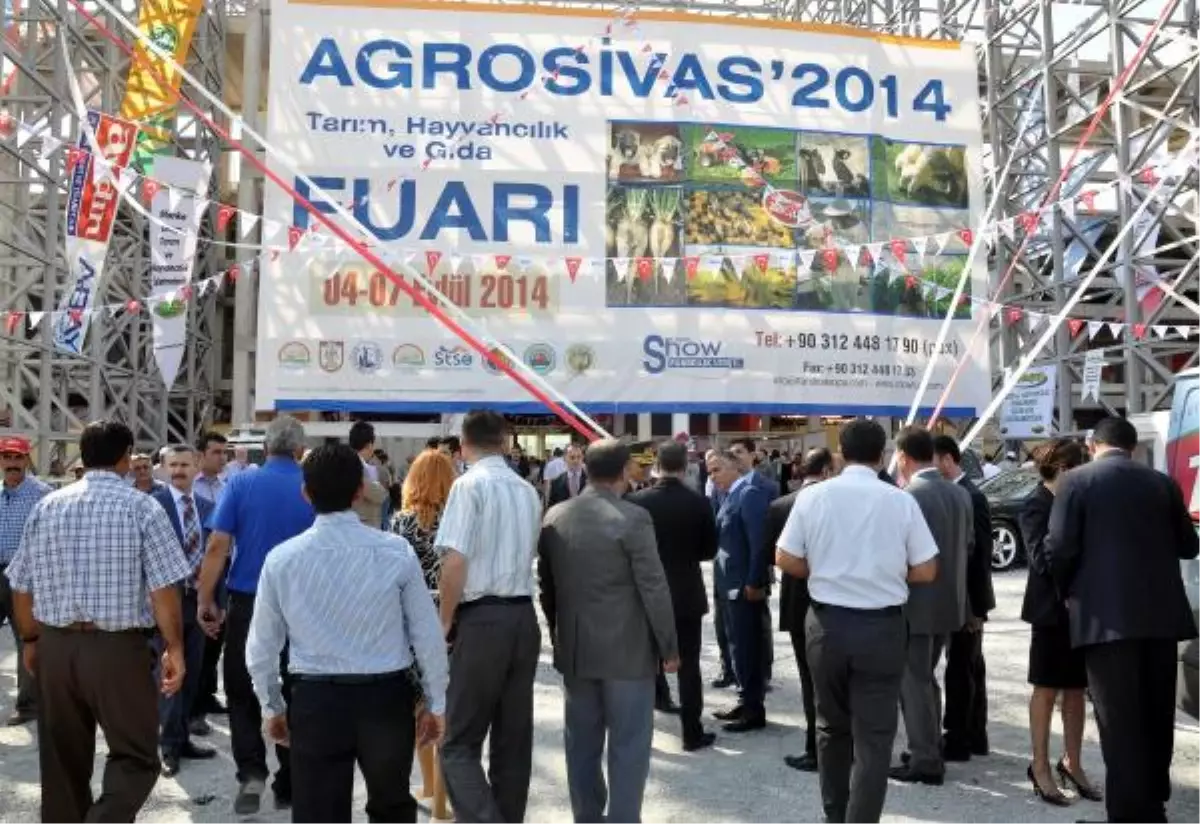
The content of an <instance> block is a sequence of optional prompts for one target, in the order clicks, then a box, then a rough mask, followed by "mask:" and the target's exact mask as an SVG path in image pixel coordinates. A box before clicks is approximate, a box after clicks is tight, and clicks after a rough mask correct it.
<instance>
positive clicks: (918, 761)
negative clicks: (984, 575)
mask: <svg viewBox="0 0 1200 824" xmlns="http://www.w3.org/2000/svg"><path fill="white" fill-rule="evenodd" d="M896 451H897V453H898V456H899V460H898V466H899V469H900V473H901V475H903V476H904V479H905V480H906V481H907V483H908V486H907V487H906V488H907V490H908V492H909V493H910V494H911V495H912V496H913V497H914V498H916V499H917V505H918V506H920V507H921V513H922V514H923V515H924V516H925V522H926V523H927V524H928V525H929V531H930V532H932V533H933V539H934V541H935V542H936V543H937V547H938V575H937V578H936V579H935V580H934V581H933V582H932V583H928V584H918V585H914V586H913V587H912V591H911V593H910V594H909V597H908V607H907V609H906V611H905V614H906V617H907V618H908V663H907V665H906V666H905V671H904V679H903V680H902V681H901V683H900V708H901V712H902V713H903V715H904V730H905V732H906V734H907V736H908V748H909V753H910V755H909V759H908V762H907V763H906V764H903V765H901V766H899V767H894V768H893V769H892V771H891V773H890V777H891V778H894V779H896V780H898V781H905V782H908V783H915V782H920V783H922V784H935V785H940V784H941V783H942V781H943V780H944V777H945V774H946V762H945V760H944V759H943V758H942V748H941V744H942V736H941V727H942V691H941V687H940V686H939V685H938V683H937V678H936V676H935V675H934V670H935V669H936V668H937V662H938V659H940V658H941V657H942V650H943V649H945V647H946V643H947V641H948V639H949V637H950V634H951V633H953V632H957V631H958V630H960V629H962V628H963V626H964V625H965V624H966V622H967V561H968V558H969V557H970V554H971V549H972V547H973V546H974V543H975V536H974V532H973V527H972V507H971V496H970V494H969V493H968V492H967V491H966V490H965V489H963V488H962V487H960V486H958V485H957V484H954V483H951V482H949V481H947V480H945V479H944V478H943V477H942V476H941V474H940V473H939V472H938V470H937V467H936V466H934V463H933V458H934V449H933V435H931V434H930V433H929V431H928V430H927V429H924V428H922V427H919V426H910V427H907V428H905V429H904V430H902V431H901V432H900V435H899V437H897V438H896Z"/></svg>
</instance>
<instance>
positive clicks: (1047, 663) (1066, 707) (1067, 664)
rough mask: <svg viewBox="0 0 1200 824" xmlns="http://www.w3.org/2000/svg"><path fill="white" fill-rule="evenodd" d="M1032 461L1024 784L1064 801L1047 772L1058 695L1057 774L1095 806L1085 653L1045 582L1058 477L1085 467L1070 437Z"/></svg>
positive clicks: (1024, 616) (1024, 524)
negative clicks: (1088, 762)
mask: <svg viewBox="0 0 1200 824" xmlns="http://www.w3.org/2000/svg"><path fill="white" fill-rule="evenodd" d="M1033 459H1034V463H1035V464H1036V465H1037V468H1038V473H1039V474H1040V475H1041V476H1042V482H1041V483H1040V484H1038V487H1037V490H1036V491H1035V492H1034V493H1033V497H1031V498H1030V499H1029V501H1028V502H1027V503H1026V504H1025V509H1024V510H1023V511H1022V512H1021V515H1020V524H1021V535H1022V537H1023V538H1024V539H1025V552H1026V555H1027V556H1028V558H1029V580H1028V582H1027V583H1026V585H1025V601H1024V603H1023V604H1022V605H1021V620H1023V621H1025V622H1026V623H1029V624H1031V625H1032V626H1033V631H1032V634H1031V641H1030V644H1029V683H1030V684H1032V685H1033V695H1032V696H1031V697H1030V699H1029V734H1030V736H1031V737H1032V739H1033V763H1031V764H1030V765H1029V771H1028V775H1029V780H1030V782H1032V784H1033V791H1034V793H1035V794H1036V795H1037V797H1038V798H1040V799H1041V800H1042V801H1045V802H1046V803H1047V804H1052V805H1055V806H1060V807H1063V806H1066V805H1067V804H1069V803H1070V801H1068V800H1067V797H1066V796H1065V795H1063V793H1062V791H1061V790H1060V789H1059V787H1058V784H1057V783H1056V782H1055V779H1054V773H1053V772H1051V769H1050V721H1051V718H1052V717H1053V715H1054V703H1055V701H1056V700H1057V699H1058V696H1059V695H1060V694H1061V695H1062V709H1061V712H1062V723H1063V749H1064V751H1065V755H1064V756H1063V757H1062V758H1060V759H1059V761H1058V764H1057V765H1056V768H1055V772H1057V773H1058V776H1059V778H1060V779H1062V781H1063V783H1064V784H1068V785H1071V786H1072V787H1073V788H1074V789H1075V791H1076V792H1077V793H1078V794H1079V795H1080V796H1082V797H1083V798H1086V799H1088V800H1090V801H1099V800H1100V798H1101V796H1100V792H1099V791H1098V790H1096V789H1095V788H1093V787H1092V785H1091V783H1090V782H1089V781H1088V778H1087V775H1086V774H1085V773H1084V771H1083V764H1082V763H1081V761H1080V750H1081V749H1082V747H1083V725H1084V716H1085V713H1086V711H1087V703H1086V700H1085V698H1084V690H1085V689H1086V688H1087V670H1086V668H1085V667H1084V661H1083V651H1082V650H1078V649H1072V648H1071V633H1070V629H1069V627H1068V624H1067V609H1066V606H1065V604H1064V602H1063V597H1062V595H1061V594H1060V593H1059V592H1058V588H1057V587H1056V586H1055V584H1054V579H1053V578H1052V577H1051V576H1050V568H1049V563H1048V561H1047V558H1046V554H1045V543H1046V532H1047V530H1048V528H1049V524H1050V510H1051V509H1052V508H1053V506H1054V493H1055V490H1056V489H1057V487H1058V484H1059V483H1060V482H1061V480H1062V478H1063V475H1064V474H1065V473H1066V472H1068V471H1070V470H1071V469H1074V468H1075V467H1077V466H1079V465H1080V464H1082V463H1083V462H1084V459H1085V454H1084V451H1083V447H1082V446H1081V445H1080V444H1079V443H1078V442H1076V441H1073V440H1070V439H1068V438H1059V439H1057V440H1054V441H1051V442H1050V443H1047V444H1043V445H1042V446H1040V447H1038V448H1037V449H1036V450H1034V453H1033Z"/></svg>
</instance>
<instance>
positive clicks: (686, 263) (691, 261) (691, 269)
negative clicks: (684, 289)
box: [683, 255, 700, 280]
mask: <svg viewBox="0 0 1200 824" xmlns="http://www.w3.org/2000/svg"><path fill="white" fill-rule="evenodd" d="M699 269H700V258H699V257H697V256H696V255H691V256H690V257H685V258H684V259H683V270H684V271H685V272H687V279H688V280H693V279H695V277H696V272H697V271H699Z"/></svg>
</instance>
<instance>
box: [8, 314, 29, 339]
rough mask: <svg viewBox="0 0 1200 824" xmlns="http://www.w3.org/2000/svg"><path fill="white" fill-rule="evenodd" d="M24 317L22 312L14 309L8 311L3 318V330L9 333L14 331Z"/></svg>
mask: <svg viewBox="0 0 1200 824" xmlns="http://www.w3.org/2000/svg"><path fill="white" fill-rule="evenodd" d="M24 317H25V315H24V314H22V313H21V312H18V311H16V310H13V311H11V312H9V313H8V315H7V316H6V317H5V318H4V331H5V332H7V333H8V334H10V335H12V334H14V333H16V331H17V327H18V326H20V325H21V319H22V318H24Z"/></svg>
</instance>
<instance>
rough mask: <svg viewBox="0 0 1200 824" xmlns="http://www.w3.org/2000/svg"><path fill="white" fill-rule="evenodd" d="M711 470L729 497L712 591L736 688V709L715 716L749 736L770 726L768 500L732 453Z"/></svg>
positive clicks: (721, 519) (719, 531) (728, 728)
mask: <svg viewBox="0 0 1200 824" xmlns="http://www.w3.org/2000/svg"><path fill="white" fill-rule="evenodd" d="M710 469H712V470H714V471H713V474H712V479H713V483H714V484H715V485H716V486H717V488H718V489H721V490H723V491H724V492H725V498H724V501H722V503H721V509H720V511H719V512H718V513H717V557H716V563H715V564H714V567H713V587H714V588H715V589H716V591H717V598H718V599H719V600H718V603H719V605H720V608H721V609H723V610H724V611H725V629H726V633H727V636H728V639H729V655H730V658H731V659H732V661H733V674H734V676H735V677H736V678H737V684H738V703H737V706H735V707H732V708H731V709H728V710H725V711H722V712H717V713H715V715H716V717H717V718H719V719H720V720H722V721H726V722H728V723H726V724H725V730H726V731H728V732H748V731H750V730H758V729H762V728H763V727H765V726H766V724H767V716H766V709H765V707H764V705H763V697H764V694H765V691H766V680H765V677H764V676H765V672H764V667H763V650H762V644H763V626H762V622H763V607H762V602H763V601H764V600H765V599H766V597H767V585H768V584H769V582H770V563H769V561H770V559H769V556H768V555H767V553H766V552H765V551H764V548H763V547H764V543H763V537H764V536H763V532H764V529H765V527H766V520H767V508H768V506H769V505H770V499H769V498H768V496H767V493H766V492H765V491H764V490H763V489H762V487H761V486H759V485H758V484H756V483H754V482H753V481H752V480H751V477H750V476H752V475H755V474H757V473H755V472H754V471H753V470H751V471H749V472H744V471H743V470H742V469H741V466H740V463H739V461H738V457H737V456H736V455H734V454H733V453H732V452H722V453H719V454H718V455H717V456H716V457H715V458H714V459H713V461H712V463H711V464H710Z"/></svg>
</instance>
